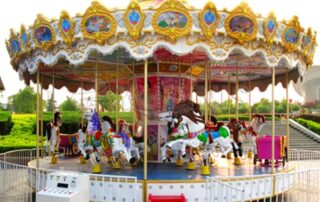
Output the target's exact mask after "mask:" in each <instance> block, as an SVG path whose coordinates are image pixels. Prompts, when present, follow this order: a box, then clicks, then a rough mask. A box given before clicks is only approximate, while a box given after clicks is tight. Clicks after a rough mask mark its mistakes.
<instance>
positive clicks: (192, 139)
mask: <svg viewBox="0 0 320 202" xmlns="http://www.w3.org/2000/svg"><path fill="white" fill-rule="evenodd" d="M172 115H173V116H174V117H177V119H178V123H179V127H178V132H177V133H175V134H178V135H179V136H182V137H183V138H180V139H176V140H173V141H169V142H167V143H166V144H164V145H163V146H162V147H161V156H162V160H166V159H167V148H173V147H175V148H179V149H180V151H181V155H182V156H185V155H186V147H187V146H189V147H191V148H198V147H199V146H200V145H202V144H205V143H206V140H207V139H206V137H205V136H206V134H205V130H204V128H205V125H204V121H203V117H202V116H201V115H200V113H199V106H198V105H197V104H195V103H193V102H192V101H190V100H186V101H181V102H180V103H179V104H177V105H176V106H175V107H174V110H173V113H172ZM175 120H176V119H175ZM189 158H190V160H191V161H192V160H193V156H192V151H191V152H190V154H189Z"/></svg>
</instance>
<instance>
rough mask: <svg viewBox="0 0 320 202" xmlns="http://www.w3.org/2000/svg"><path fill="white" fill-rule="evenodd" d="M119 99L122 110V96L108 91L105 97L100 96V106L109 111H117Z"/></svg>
mask: <svg viewBox="0 0 320 202" xmlns="http://www.w3.org/2000/svg"><path fill="white" fill-rule="evenodd" d="M117 99H118V100H119V110H120V109H121V99H122V97H121V95H117V94H115V93H114V92H112V91H108V92H107V93H106V94H105V95H103V96H99V104H100V105H101V106H102V107H103V108H104V109H105V110H107V111H116V106H117Z"/></svg>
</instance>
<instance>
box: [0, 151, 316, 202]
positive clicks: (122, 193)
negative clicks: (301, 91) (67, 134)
mask: <svg viewBox="0 0 320 202" xmlns="http://www.w3.org/2000/svg"><path fill="white" fill-rule="evenodd" d="M35 154H36V152H35V150H17V151H12V152H7V153H4V154H0V201H1V202H2V201H6V202H7V201H8V202H9V201H26V202H29V201H30V202H31V201H35V195H36V194H35V193H36V192H37V191H39V190H41V189H43V188H44V187H45V184H46V176H47V174H48V173H50V172H56V170H48V169H35V168H31V167H28V166H25V165H26V164H27V162H28V160H32V159H34V158H35ZM289 163H290V164H293V165H294V166H290V167H293V168H294V169H291V170H289V171H287V173H278V174H268V175H253V176H217V177H210V178H208V180H207V181H206V182H203V187H202V185H201V186H200V185H199V186H193V185H190V186H193V189H195V188H196V187H199V191H201V192H202V191H203V194H204V197H203V200H202V201H205V198H206V201H209V202H215V201H230V202H231V201H256V200H257V199H260V200H261V201H276V202H277V201H279V202H280V201H281V202H283V201H308V202H313V201H315V202H319V201H320V152H317V151H307V150H290V155H289ZM256 169H264V168H263V167H257V168H256ZM89 175H90V185H89V186H90V187H89V192H90V201H132V202H140V201H141V200H137V199H138V198H140V199H141V198H142V197H141V195H142V194H141V193H142V191H141V186H142V184H141V183H138V182H137V178H136V177H127V176H111V175H94V174H89ZM147 183H148V182H147ZM190 183H191V182H190ZM200 184H201V183H200ZM205 185H206V186H205ZM179 187H180V188H181V187H185V185H183V184H181V185H179ZM169 188H170V187H169ZM163 189H164V188H163ZM137 190H139V191H137ZM179 190H181V189H179ZM188 201H196V200H191V199H190V200H189V199H188Z"/></svg>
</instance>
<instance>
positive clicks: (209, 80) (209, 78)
mask: <svg viewBox="0 0 320 202" xmlns="http://www.w3.org/2000/svg"><path fill="white" fill-rule="evenodd" d="M209 64H210V65H209V69H208V71H209V72H208V82H209V84H208V88H209V89H208V90H209V92H208V104H209V106H208V107H209V116H208V119H210V117H211V94H212V89H211V70H210V68H211V62H210V63H209Z"/></svg>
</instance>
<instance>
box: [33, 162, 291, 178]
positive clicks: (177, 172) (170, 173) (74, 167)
mask: <svg viewBox="0 0 320 202" xmlns="http://www.w3.org/2000/svg"><path fill="white" fill-rule="evenodd" d="M39 163H40V164H39V165H40V168H42V169H50V170H51V169H53V170H64V171H75V172H83V173H91V167H92V165H91V163H90V161H87V162H86V163H85V164H81V163H80V161H79V158H77V157H59V158H58V163H57V164H50V161H49V159H48V158H43V159H40V161H39ZM28 165H29V167H33V168H35V167H36V160H32V161H30V162H29V164H28ZM276 165H277V166H276V167H275V172H276V173H282V172H287V171H289V170H292V169H294V166H291V165H290V163H288V164H286V165H285V166H282V163H281V162H279V164H276ZM210 172H211V174H210V175H205V176H204V175H201V165H200V164H199V165H196V169H195V170H186V163H185V164H184V165H183V166H176V165H175V163H158V162H150V163H148V179H149V180H205V179H206V178H207V176H211V177H214V176H252V175H265V174H271V166H268V165H264V164H261V163H257V165H254V164H253V160H252V159H251V158H247V159H245V160H243V159H242V165H240V166H239V165H234V164H233V159H224V158H223V159H222V158H217V159H216V163H215V164H212V165H211V166H210ZM101 174H105V175H119V176H132V177H137V179H138V180H142V179H143V164H142V163H140V164H138V165H137V166H129V165H127V166H122V168H121V169H113V168H112V165H111V163H110V162H107V161H106V159H102V160H101Z"/></svg>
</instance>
